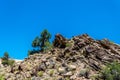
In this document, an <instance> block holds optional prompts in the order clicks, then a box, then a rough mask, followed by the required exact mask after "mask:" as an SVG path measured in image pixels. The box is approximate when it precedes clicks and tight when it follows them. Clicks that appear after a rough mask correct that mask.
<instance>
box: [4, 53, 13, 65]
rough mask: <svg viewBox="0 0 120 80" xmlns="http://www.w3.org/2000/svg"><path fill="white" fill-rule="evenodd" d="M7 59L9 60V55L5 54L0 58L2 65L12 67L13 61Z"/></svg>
mask: <svg viewBox="0 0 120 80" xmlns="http://www.w3.org/2000/svg"><path fill="white" fill-rule="evenodd" d="M9 58H10V57H9V53H8V52H5V53H4V55H3V57H2V64H3V65H10V66H12V65H13V64H14V62H15V61H14V60H10V59H9Z"/></svg>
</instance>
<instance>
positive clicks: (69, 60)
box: [0, 34, 120, 80]
mask: <svg viewBox="0 0 120 80" xmlns="http://www.w3.org/2000/svg"><path fill="white" fill-rule="evenodd" d="M67 42H69V43H70V45H68V46H66V44H67ZM53 45H54V46H55V47H54V48H53V49H52V50H50V51H48V52H47V53H46V54H41V53H39V54H34V55H31V56H29V57H28V58H26V59H25V60H24V61H22V62H21V63H19V64H15V65H14V66H12V67H7V68H0V75H1V74H2V75H4V76H5V79H6V80H11V79H12V80H30V79H32V80H48V79H50V80H67V79H68V80H91V76H93V75H96V74H97V73H98V71H99V70H101V67H102V66H104V65H105V63H111V62H113V61H114V60H117V61H118V62H120V46H119V45H116V44H114V43H111V42H110V41H109V40H107V39H104V40H94V39H92V38H91V37H89V36H88V35H87V34H83V35H79V36H75V37H73V38H72V39H70V40H69V41H68V40H66V39H65V38H64V37H63V36H62V35H60V34H57V35H56V36H55V40H54V43H53Z"/></svg>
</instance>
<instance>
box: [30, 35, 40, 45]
mask: <svg viewBox="0 0 120 80" xmlns="http://www.w3.org/2000/svg"><path fill="white" fill-rule="evenodd" d="M39 46H40V40H39V37H38V36H37V37H36V38H35V39H34V41H33V42H32V47H39Z"/></svg>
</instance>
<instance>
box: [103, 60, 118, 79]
mask: <svg viewBox="0 0 120 80" xmlns="http://www.w3.org/2000/svg"><path fill="white" fill-rule="evenodd" d="M101 76H102V79H104V80H120V64H119V63H118V62H113V63H111V64H107V65H106V67H105V68H103V70H102V71H101Z"/></svg>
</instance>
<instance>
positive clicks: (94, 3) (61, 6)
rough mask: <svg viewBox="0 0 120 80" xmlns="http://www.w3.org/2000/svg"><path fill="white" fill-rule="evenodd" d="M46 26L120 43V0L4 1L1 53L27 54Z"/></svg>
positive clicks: (0, 4)
mask: <svg viewBox="0 0 120 80" xmlns="http://www.w3.org/2000/svg"><path fill="white" fill-rule="evenodd" d="M43 29H48V30H49V32H50V33H51V34H52V37H54V35H55V34H56V33H61V34H63V35H64V36H65V37H68V38H70V37H71V36H74V35H78V34H82V33H88V34H89V35H90V36H92V37H93V38H95V39H103V38H108V39H110V40H111V41H114V42H116V43H120V0H0V56H2V55H3V53H4V52H5V51H7V52H9V54H10V56H11V57H12V58H17V59H23V58H24V57H27V51H28V49H31V42H32V40H33V39H34V38H35V37H36V36H37V35H39V34H40V32H41V31H42V30H43Z"/></svg>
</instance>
